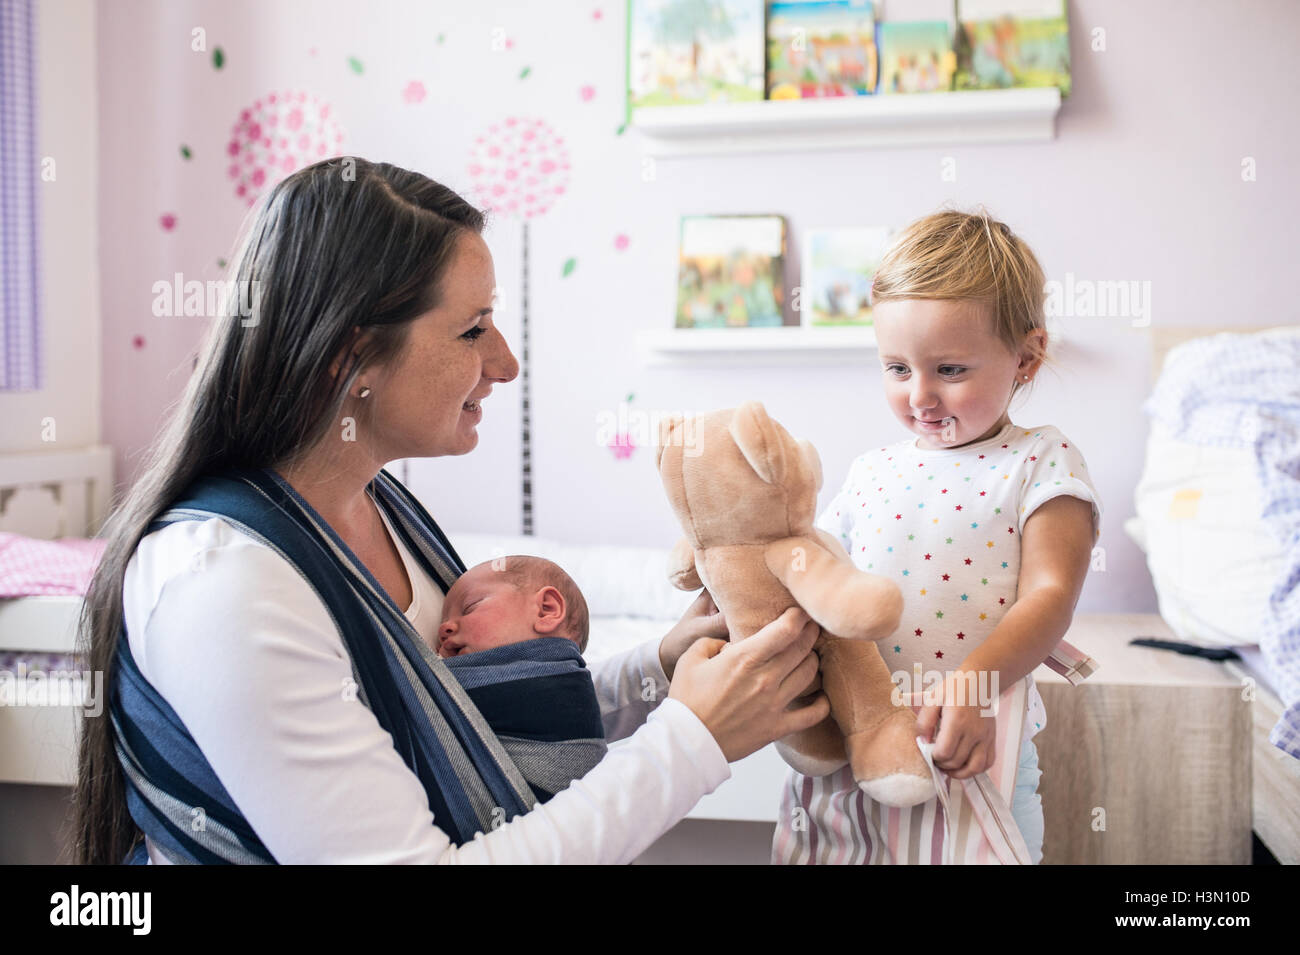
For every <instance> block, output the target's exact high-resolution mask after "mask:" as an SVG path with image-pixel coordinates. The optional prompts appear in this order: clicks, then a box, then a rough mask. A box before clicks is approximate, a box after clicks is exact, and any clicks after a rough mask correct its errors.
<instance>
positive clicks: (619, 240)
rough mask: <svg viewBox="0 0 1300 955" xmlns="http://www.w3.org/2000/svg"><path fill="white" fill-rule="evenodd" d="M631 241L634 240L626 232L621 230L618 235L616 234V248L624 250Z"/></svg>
mask: <svg viewBox="0 0 1300 955" xmlns="http://www.w3.org/2000/svg"><path fill="white" fill-rule="evenodd" d="M631 241H632V240H631V239H629V238H628V237H627V236H626V235H625V234H624V233H622V232H620V233H619V234H618V235H616V236H614V248H616V249H617V250H618V251H620V252H622V251H623V250H625V249H626V248H627V247H628V243H630V242H631Z"/></svg>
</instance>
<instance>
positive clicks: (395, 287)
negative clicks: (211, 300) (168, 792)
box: [73, 157, 484, 864]
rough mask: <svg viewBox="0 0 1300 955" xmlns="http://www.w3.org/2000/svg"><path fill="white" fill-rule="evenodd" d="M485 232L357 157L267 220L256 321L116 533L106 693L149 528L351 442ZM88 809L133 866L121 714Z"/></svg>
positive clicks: (101, 853) (183, 420)
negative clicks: (232, 478) (366, 392)
mask: <svg viewBox="0 0 1300 955" xmlns="http://www.w3.org/2000/svg"><path fill="white" fill-rule="evenodd" d="M483 225H484V221H483V214H482V213H481V212H480V211H479V210H477V209H475V208H474V207H473V206H472V205H470V204H469V203H468V202H466V201H465V200H464V199H462V198H461V197H460V196H459V195H457V194H456V193H455V192H453V191H452V190H451V189H448V188H447V187H446V186H442V185H439V184H438V183H436V182H433V181H432V180H431V179H428V178H427V177H425V176H422V175H420V174H419V173H416V172H410V171H408V170H405V169H400V168H398V167H396V166H391V165H388V164H386V163H371V162H367V161H366V160H364V159H359V158H354V157H348V158H337V159H329V160H325V161H324V162H319V163H316V164H315V165H313V166H308V167H307V168H305V169H301V170H299V171H298V172H296V173H294V174H292V175H291V176H289V177H287V178H286V179H284V180H283V181H282V182H280V183H279V184H278V185H276V186H275V188H274V189H273V190H272V191H271V193H270V194H269V196H267V197H266V199H265V200H264V201H263V203H262V204H261V205H260V206H258V208H257V211H256V213H255V215H254V217H253V218H252V221H251V224H250V225H249V227H248V228H247V229H246V231H245V234H244V237H243V239H242V241H241V242H240V244H239V249H238V252H237V253H236V255H235V257H234V259H233V260H232V267H231V269H232V271H231V275H230V279H232V280H233V281H234V282H235V283H236V285H235V286H234V287H235V288H236V289H251V290H253V291H252V295H251V296H250V297H248V298H245V299H243V301H245V302H251V304H252V308H253V311H252V314H251V315H249V314H240V309H239V308H238V307H237V306H238V305H239V303H240V302H241V296H240V295H233V296H229V297H228V302H229V305H228V306H227V308H226V315H225V316H223V317H219V318H217V319H216V320H215V321H214V324H213V327H212V328H211V329H210V331H209V333H208V336H207V338H206V340H205V342H204V346H203V348H202V351H201V352H200V355H199V358H198V362H197V364H196V366H195V369H194V373H193V375H192V376H191V377H190V380H189V383H188V385H187V386H186V388H185V393H184V395H183V396H182V398H181V399H180V402H179V404H178V405H177V406H175V408H174V410H173V412H172V414H171V417H170V418H169V420H168V423H167V424H166V426H165V427H164V429H163V431H162V432H161V434H160V435H159V437H158V439H157V440H156V441H155V442H154V444H153V446H152V448H151V449H150V451H149V455H148V457H147V460H146V463H145V466H144V468H143V470H142V472H141V474H140V477H139V479H138V480H137V481H136V482H135V484H134V486H133V487H131V489H130V491H129V492H128V493H127V495H126V497H125V499H124V500H123V501H122V503H121V504H120V506H118V507H117V508H116V509H115V510H114V511H113V513H112V514H111V516H110V517H109V519H108V521H107V523H106V524H105V526H104V529H103V531H102V533H101V536H102V537H105V538H107V540H108V546H107V548H106V549H105V552H104V557H103V560H102V561H101V563H100V564H99V567H98V569H97V570H96V572H95V576H94V579H93V580H92V581H91V585H90V590H89V593H88V594H87V596H86V601H85V606H84V607H83V609H82V615H81V622H80V630H79V636H78V651H79V652H80V653H81V654H82V655H83V660H84V661H85V663H84V665H85V666H87V667H88V668H89V669H90V670H91V671H92V672H94V673H102V674H104V686H105V687H106V688H109V687H111V686H112V681H113V676H114V667H115V664H116V661H117V649H118V635H119V633H120V632H121V629H122V616H123V611H122V585H123V576H124V573H125V571H126V565H127V563H128V562H129V561H130V559H131V557H132V555H133V554H134V552H135V549H136V545H138V544H139V542H140V539H141V537H143V536H144V533H145V531H146V529H147V528H148V526H149V524H150V523H151V522H152V521H153V520H154V518H156V517H157V516H158V515H159V514H161V513H162V512H164V511H165V510H166V509H167V508H168V506H169V505H170V504H171V503H172V502H173V501H175V500H176V499H177V498H178V497H179V496H180V494H181V492H182V491H184V490H185V489H186V487H187V486H188V485H189V484H190V483H191V482H192V481H193V480H194V479H195V478H197V477H199V476H200V475H202V474H204V473H207V472H211V471H217V470H220V469H223V468H226V467H284V466H287V465H289V464H291V463H292V462H294V461H295V460H296V459H298V458H299V457H301V456H303V455H305V454H306V453H307V452H308V451H309V450H310V449H312V448H314V447H315V446H316V445H317V443H318V442H319V441H321V440H322V439H323V438H324V437H325V435H326V434H327V433H328V432H330V431H331V430H332V429H333V428H334V427H335V426H336V424H337V422H338V420H339V418H340V416H341V411H342V408H343V404H344V401H345V400H346V399H347V396H348V389H349V388H350V387H351V385H352V384H353V382H354V381H355V380H356V377H357V375H358V374H359V373H360V372H361V371H363V370H365V369H366V368H368V367H372V366H376V367H379V368H382V367H383V366H384V365H385V364H386V363H387V362H389V361H390V360H391V359H393V358H394V357H395V356H396V355H397V354H398V353H399V352H400V351H401V349H402V348H403V346H404V345H405V343H406V339H407V334H408V332H409V330H410V322H411V321H412V320H413V319H414V318H416V317H417V316H419V315H421V314H423V313H425V312H427V311H428V310H429V309H431V308H433V307H435V306H436V305H437V296H438V289H439V283H440V282H441V279H442V275H443V273H444V272H445V270H446V267H447V265H448V263H449V261H450V259H451V256H452V252H453V250H454V248H455V244H456V241H457V239H459V238H460V237H461V236H462V235H463V234H464V233H466V232H474V233H481V232H482V230H483ZM245 283H246V284H245ZM228 287H229V286H228ZM355 326H360V327H361V328H362V329H365V330H367V331H369V332H370V333H371V334H369V335H367V336H365V338H364V340H363V341H362V342H361V349H360V351H359V352H358V354H357V357H356V359H355V361H353V362H351V363H350V364H344V365H341V367H340V369H339V373H338V374H337V375H331V371H330V368H331V364H332V363H333V361H334V360H335V359H336V358H338V357H339V356H340V355H347V354H348V351H347V350H348V348H349V347H350V346H352V345H354V343H357V342H358V339H357V338H356V337H355V336H356V333H355ZM364 404H365V403H362V405H363V406H364ZM358 417H359V415H358ZM362 424H363V422H361V421H360V420H358V425H362ZM73 806H74V814H75V861H76V862H78V863H80V864H114V863H120V862H122V861H123V859H124V858H125V856H126V855H127V853H128V852H129V851H130V850H131V849H132V848H133V847H134V846H135V844H136V843H137V842H139V841H140V839H142V838H143V836H142V834H141V833H140V831H139V829H138V828H137V827H136V825H135V823H134V822H133V820H132V819H131V816H130V813H129V812H128V811H127V804H126V789H125V784H124V777H123V771H122V767H121V764H120V763H119V762H118V758H117V754H116V752H115V750H114V746H113V733H112V723H111V720H110V719H109V714H108V709H107V707H106V708H105V709H104V712H103V713H102V714H101V715H100V716H98V717H96V718H93V719H92V718H89V717H88V718H86V719H84V720H83V721H82V730H81V742H80V752H79V756H78V773H77V784H76V792H75V794H74V799H73Z"/></svg>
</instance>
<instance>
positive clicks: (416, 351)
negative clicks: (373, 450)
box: [366, 233, 519, 461]
mask: <svg viewBox="0 0 1300 955" xmlns="http://www.w3.org/2000/svg"><path fill="white" fill-rule="evenodd" d="M495 288H496V273H495V271H494V270H493V268H492V255H491V253H490V252H489V251H488V248H487V244H486V243H485V242H484V241H483V239H482V238H481V237H480V236H478V235H476V234H474V233H466V234H465V235H463V236H461V238H460V239H459V240H458V242H457V246H456V250H455V252H454V254H453V256H452V260H451V262H450V263H449V265H448V267H447V270H446V271H445V272H444V274H443V279H442V289H441V292H442V296H441V301H440V303H439V304H438V306H437V307H436V308H434V309H432V310H431V311H429V312H426V313H425V314H423V315H421V316H420V317H419V318H417V319H415V320H414V321H413V323H412V326H411V332H410V338H409V340H408V344H407V347H406V348H405V350H404V351H403V352H402V353H401V354H400V355H399V356H398V357H397V359H396V361H395V364H394V365H393V366H392V367H391V370H390V371H388V372H386V373H385V375H384V376H383V377H382V378H381V380H380V381H379V382H378V383H377V384H376V386H375V388H374V390H373V394H372V395H371V396H370V397H369V398H367V399H366V400H367V401H376V400H377V402H378V404H379V407H378V408H376V409H375V412H376V413H375V416H374V420H375V421H376V422H378V424H377V427H378V428H379V429H380V431H381V433H380V434H379V435H378V436H377V437H378V439H379V446H380V447H381V448H382V449H384V451H383V455H384V457H383V460H384V461H391V460H397V459H399V458H416V457H435V456H438V455H443V454H465V453H466V452H469V451H472V450H473V449H474V447H475V446H476V445H477V444H478V430H477V428H478V423H479V421H481V420H482V418H483V409H482V407H481V406H480V402H482V401H483V399H484V398H486V397H487V396H488V394H489V392H491V390H492V386H493V385H494V384H496V383H498V382H507V381H511V380H512V379H513V378H514V377H515V375H517V374H518V373H519V362H518V361H516V360H515V356H514V355H513V354H511V352H510V348H509V346H508V345H507V344H506V340H505V338H503V337H502V335H501V332H500V331H499V330H498V329H497V328H496V326H495V325H494V324H493V323H492V308H493V297H494V294H493V293H494V290H495Z"/></svg>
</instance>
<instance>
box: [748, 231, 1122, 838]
mask: <svg viewBox="0 0 1300 955" xmlns="http://www.w3.org/2000/svg"><path fill="white" fill-rule="evenodd" d="M1044 285H1045V283H1044V278H1043V272H1042V269H1041V268H1040V267H1039V265H1038V261H1037V260H1036V259H1035V258H1034V254H1033V253H1032V252H1031V251H1030V250H1029V247H1028V246H1027V245H1026V244H1025V243H1024V241H1023V240H1021V239H1020V238H1018V237H1017V236H1015V235H1014V234H1012V232H1011V230H1010V229H1009V228H1007V226H1005V225H1003V224H1002V223H1000V222H996V221H992V220H990V219H988V218H987V216H983V215H968V214H965V213H960V212H941V213H937V214H935V215H931V216H927V217H925V218H923V219H921V220H919V221H917V222H915V223H913V224H912V225H911V226H909V227H908V228H907V229H906V230H905V231H904V232H903V233H902V234H901V235H900V236H899V237H898V238H897V239H896V240H895V241H894V243H893V245H892V246H891V248H890V250H889V251H888V252H887V253H886V255H885V257H884V260H883V261H882V263H881V265H880V268H879V270H878V271H877V273H876V278H875V282H874V285H873V300H874V306H873V318H874V324H875V329H876V342H877V346H878V351H879V357H880V364H881V368H882V371H883V377H884V394H885V400H886V401H887V402H888V404H889V409H890V411H892V412H893V414H894V416H895V417H896V418H897V419H898V421H899V422H900V423H901V424H902V425H903V427H904V429H905V430H906V431H907V432H908V434H909V437H908V438H907V439H906V440H905V441H900V442H898V443H896V444H892V445H889V446H887V447H882V448H876V449H873V450H871V451H868V452H866V453H865V454H863V455H862V456H861V457H859V458H858V459H857V460H856V461H854V462H853V464H852V466H851V467H850V469H849V475H848V479H847V480H846V481H845V482H844V485H843V488H842V489H841V490H840V492H839V494H838V495H836V497H835V498H834V499H833V500H832V501H831V503H830V505H829V506H828V507H827V508H826V510H825V511H824V512H823V513H822V514H821V515H820V517H819V518H818V520H817V526H818V527H820V528H821V529H823V530H825V531H827V532H828V533H830V534H831V535H833V536H834V537H836V538H837V539H838V540H839V541H840V542H841V543H842V544H843V545H844V547H845V549H846V550H847V551H848V552H849V554H850V556H851V558H852V560H853V563H854V564H855V565H856V566H857V567H858V568H859V569H861V570H866V571H870V572H871V573H874V574H880V575H883V576H885V577H888V578H889V579H890V580H892V581H894V583H896V584H897V585H898V586H899V589H900V590H901V591H902V593H903V601H904V609H903V615H902V618H901V621H900V623H899V626H898V630H897V631H896V632H895V633H894V635H893V636H892V637H890V638H888V639H885V640H881V641H879V647H880V651H881V654H882V655H883V656H884V658H885V662H886V664H887V665H888V666H889V669H890V671H891V673H893V674H895V679H899V675H900V674H902V675H903V676H904V677H905V680H904V685H903V686H902V689H904V690H908V691H921V690H923V689H926V688H927V687H929V686H930V685H931V684H932V683H937V682H938V681H939V680H940V679H942V680H943V686H944V689H943V696H942V700H943V702H942V704H941V705H934V706H927V707H925V708H924V709H923V710H922V711H921V714H920V720H919V722H920V726H919V732H920V734H921V735H922V736H923V737H925V738H926V739H927V740H933V742H934V744H935V746H934V750H933V757H934V761H935V765H936V767H938V768H939V769H941V770H943V771H945V772H947V773H948V774H949V775H950V776H951V777H953V778H967V777H970V776H974V775H976V774H978V773H981V772H983V771H985V770H986V769H988V768H989V767H990V766H991V765H992V762H993V757H994V753H993V740H994V728H995V727H994V720H993V719H992V718H990V717H987V716H981V710H982V709H984V710H985V712H988V711H987V709H986V707H987V706H988V705H989V702H990V701H988V700H985V701H983V702H982V703H981V701H979V700H969V699H966V700H963V699H962V698H961V694H960V693H959V692H958V691H959V683H960V685H965V686H969V685H972V684H975V685H978V680H977V679H966V680H961V681H957V680H954V679H953V678H952V676H951V675H952V674H953V673H954V671H959V672H973V673H976V674H979V673H981V672H983V673H984V675H985V677H986V681H985V683H984V685H986V686H995V687H999V688H1000V690H1005V689H1007V688H1009V687H1011V686H1012V685H1013V683H1014V682H1015V681H1017V680H1020V679H1022V678H1024V677H1025V676H1027V675H1028V674H1029V673H1030V672H1032V671H1033V669H1034V668H1035V667H1037V666H1038V665H1039V664H1040V663H1042V662H1043V661H1044V660H1045V659H1046V658H1047V656H1048V654H1050V653H1051V652H1052V650H1053V649H1054V648H1055V646H1056V645H1057V643H1058V642H1059V641H1060V640H1061V638H1062V637H1063V636H1064V635H1065V632H1066V630H1067V629H1068V627H1069V625H1070V620H1071V617H1072V615H1073V612H1074V607H1075V603H1076V602H1077V600H1078V597H1079V592H1080V590H1081V589H1082V586H1083V580H1084V576H1085V575H1086V574H1087V571H1088V565H1089V561H1090V557H1091V552H1092V547H1093V544H1094V542H1095V541H1096V540H1097V538H1098V537H1099V535H1100V532H1101V502H1100V498H1099V497H1098V495H1097V492H1096V490H1095V488H1094V487H1093V486H1092V483H1091V480H1090V479H1089V476H1088V471H1087V468H1086V467H1085V465H1084V460H1083V455H1082V454H1081V453H1080V452H1079V449H1078V448H1077V447H1076V446H1075V444H1074V442H1073V441H1071V440H1070V439H1069V438H1068V437H1066V436H1065V435H1064V434H1062V433H1061V432H1060V431H1059V430H1057V429H1056V428H1054V427H1052V426H1051V425H1036V426H1033V427H1022V426H1020V425H1018V424H1014V423H1013V422H1012V421H1011V419H1010V417H1009V415H1008V407H1009V405H1010V403H1011V399H1012V398H1013V397H1014V396H1015V395H1016V394H1017V393H1018V392H1019V391H1020V390H1021V389H1023V388H1024V387H1025V386H1026V385H1028V384H1029V382H1030V381H1032V380H1033V378H1034V375H1035V373H1036V372H1037V371H1038V369H1039V366H1040V365H1041V364H1042V362H1043V360H1044V357H1045V354H1046V346H1047V333H1046V331H1045V329H1044V314H1043V302H1044V292H1043V289H1044ZM918 670H919V671H921V672H922V673H923V674H924V675H923V685H919V686H918V685H912V683H911V677H912V675H913V674H915V673H916V672H917V671H918ZM935 671H938V672H937V673H936V672H935ZM939 673H942V674H945V675H947V676H944V677H940V676H939V675H938V674H939ZM994 679H996V681H997V682H996V683H994V682H993V680H994ZM1027 707H1028V712H1027V714H1026V716H1025V730H1024V734H1023V742H1022V744H1021V747H1020V760H1019V770H1018V772H1017V775H1016V780H1017V782H1016V791H1015V797H1014V799H1013V801H1012V806H1011V811H1012V815H1013V816H1014V818H1015V821H1016V824H1017V825H1018V826H1019V827H1020V830H1021V833H1022V834H1023V835H1024V837H1025V842H1026V843H1027V844H1028V846H1029V850H1030V854H1031V857H1032V858H1033V861H1034V862H1035V863H1037V862H1039V861H1040V860H1041V859H1042V839H1043V816H1042V805H1041V802H1040V800H1039V797H1038V795H1037V793H1036V789H1037V783H1038V779H1039V776H1040V773H1039V770H1038V754H1037V750H1036V748H1035V747H1034V744H1033V742H1032V741H1031V738H1032V737H1033V735H1034V734H1035V733H1037V732H1038V731H1039V730H1040V729H1042V727H1043V726H1044V725H1045V723H1046V713H1045V711H1044V709H1043V704H1042V700H1041V698H1040V697H1039V695H1038V691H1037V689H1035V688H1034V686H1033V683H1032V680H1031V681H1030V684H1029V692H1028V704H1027ZM936 726H937V733H936V732H935V730H936ZM864 800H866V797H865V796H864V795H863V793H861V792H860V791H859V790H858V789H857V786H856V785H855V783H854V781H853V777H852V774H851V772H850V771H849V770H848V769H847V768H846V769H842V770H840V771H839V772H836V773H833V774H831V775H829V776H823V777H820V778H810V777H804V776H801V775H799V774H797V773H796V774H793V775H792V778H791V780H790V783H789V784H788V785H787V787H786V792H785V797H784V799H783V805H782V814H781V819H780V822H779V823H778V831H777V837H776V841H775V843H774V851H773V861H775V862H830V861H842V862H855V863H890V862H894V861H896V860H894V859H892V858H890V853H889V851H888V847H887V846H886V845H885V840H884V839H882V838H880V836H879V834H878V833H876V832H875V831H874V827H873V824H872V822H871V820H870V818H869V817H870V813H869V812H867V811H866V809H867V808H869V807H867V806H866V805H865V803H864ZM796 808H800V809H802V810H803V812H804V813H806V816H804V817H802V821H803V822H804V823H805V824H803V825H799V826H796V825H793V824H792V822H791V820H792V819H793V818H795V817H796V816H797V815H798V814H796V813H795V812H794V810H795V809H796ZM922 809H923V807H918V809H917V810H915V811H921V810H922ZM903 861H906V860H903Z"/></svg>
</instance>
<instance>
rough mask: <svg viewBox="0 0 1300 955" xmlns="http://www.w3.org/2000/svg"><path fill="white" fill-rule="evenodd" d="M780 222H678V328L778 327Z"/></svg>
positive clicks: (762, 218)
mask: <svg viewBox="0 0 1300 955" xmlns="http://www.w3.org/2000/svg"><path fill="white" fill-rule="evenodd" d="M785 242H786V239H785V218H784V217H783V216H772V215H736V216H683V217H682V232H681V253H680V256H679V262H678V271H677V322H676V326H677V327H678V328H753V327H758V326H772V325H782V324H784V316H783V310H782V303H783V302H784V301H785V294H784V285H785V254H786V252H785Z"/></svg>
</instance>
